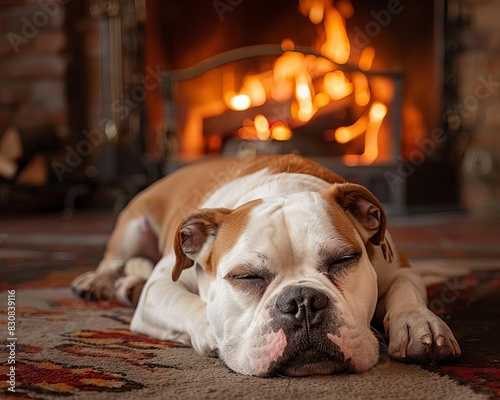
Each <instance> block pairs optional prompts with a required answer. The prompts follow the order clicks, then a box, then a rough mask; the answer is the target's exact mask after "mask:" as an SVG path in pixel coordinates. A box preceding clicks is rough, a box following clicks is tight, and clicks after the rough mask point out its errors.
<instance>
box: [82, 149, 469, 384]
mask: <svg viewBox="0 0 500 400" xmlns="http://www.w3.org/2000/svg"><path fill="white" fill-rule="evenodd" d="M72 287H73V289H74V291H75V292H76V293H78V294H79V295H80V296H81V297H83V298H86V299H97V300H99V299H111V298H117V299H118V300H120V301H121V302H123V303H125V304H132V305H134V306H136V309H135V313H134V316H133V319H132V322H131V327H130V328H131V330H132V331H134V332H138V333H142V334H145V335H149V336H151V337H154V338H157V339H161V340H169V341H176V342H181V343H184V344H188V345H191V346H192V347H193V348H194V349H195V350H196V351H197V352H198V353H200V354H207V355H210V356H218V357H220V359H221V360H222V361H223V362H224V363H225V364H226V365H227V366H228V367H229V368H230V369H232V370H234V371H236V372H239V373H241V374H246V375H256V376H273V375H277V374H280V375H287V376H303V375H313V374H332V373H338V372H355V373H360V372H363V371H366V370H369V369H370V368H372V367H373V366H375V365H376V364H377V361H378V359H379V345H378V341H377V339H376V337H375V336H374V333H373V331H372V329H371V326H370V324H371V322H372V321H373V320H374V321H375V322H377V323H380V324H381V325H382V326H384V328H385V333H386V335H387V336H388V338H389V354H390V356H391V357H393V358H394V359H397V360H405V361H408V362H417V363H428V362H431V361H440V360H445V359H448V358H451V357H457V356H458V355H460V347H459V345H458V343H457V341H456V340H455V338H454V336H453V333H452V332H451V331H450V329H449V328H448V326H447V325H446V324H445V323H444V322H443V321H442V320H441V319H440V318H438V317H437V316H436V315H434V314H433V313H432V312H431V311H429V309H428V308H427V299H426V290H425V287H424V284H423V282H422V280H421V278H420V277H419V275H418V274H417V273H416V272H415V271H413V270H412V269H411V267H410V265H409V263H408V261H407V259H406V258H405V256H404V255H403V254H402V253H401V252H400V251H399V250H398V249H397V247H396V244H395V242H394V241H393V239H392V237H391V235H390V233H389V231H388V230H387V227H386V216H385V214H384V211H383V209H382V206H381V205H380V202H379V201H378V200H377V199H376V198H375V197H374V195H373V194H372V193H371V192H370V191H368V190H367V189H366V188H364V187H362V186H360V185H356V184H352V183H347V182H345V181H344V180H343V179H342V178H341V177H339V176H338V175H336V174H335V173H333V172H331V171H330V170H328V169H326V168H324V167H322V166H321V165H319V164H317V163H315V162H313V161H310V160H307V159H304V158H301V157H299V156H295V155H283V156H258V157H252V158H246V159H212V160H209V161H204V162H199V163H195V164H192V165H190V166H188V167H186V168H183V169H181V170H179V171H176V172H175V173H172V174H171V175H169V176H167V177H165V178H164V179H162V180H160V181H159V182H157V183H155V184H153V185H152V186H150V187H149V188H147V189H146V190H144V191H143V192H142V193H140V194H138V195H137V196H136V197H135V198H134V199H133V200H132V201H131V202H130V204H129V205H128V206H127V207H126V208H125V209H124V210H123V211H122V213H121V214H120V216H119V218H118V221H117V223H116V226H115V228H114V230H113V232H112V234H111V237H110V239H109V242H108V244H107V248H106V252H105V254H104V257H103V259H102V261H101V263H100V264H99V267H98V268H97V270H96V271H95V272H89V273H86V274H84V275H81V276H79V277H77V278H76V279H75V280H74V281H73V283H72Z"/></svg>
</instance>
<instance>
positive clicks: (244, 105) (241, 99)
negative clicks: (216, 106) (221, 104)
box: [229, 94, 252, 111]
mask: <svg viewBox="0 0 500 400" xmlns="http://www.w3.org/2000/svg"><path fill="white" fill-rule="evenodd" d="M251 104H252V100H251V99H250V97H248V96H247V95H246V94H237V95H234V96H232V97H231V99H230V100H229V105H230V107H231V108H232V109H233V110H236V111H243V110H248V109H249V108H250V106H251Z"/></svg>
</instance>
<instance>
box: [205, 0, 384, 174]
mask: <svg viewBox="0 0 500 400" xmlns="http://www.w3.org/2000/svg"><path fill="white" fill-rule="evenodd" d="M299 9H300V11H301V12H302V14H304V15H305V16H307V17H308V18H309V20H310V21H311V22H312V23H313V24H315V25H319V27H318V29H319V30H323V29H324V35H323V36H322V37H323V42H322V43H319V44H318V46H317V47H316V49H317V50H319V51H320V53H321V55H322V56H323V57H318V56H314V55H305V54H303V53H301V52H298V51H295V49H296V46H295V43H294V42H293V41H292V40H290V39H284V40H283V41H282V43H281V48H282V50H283V54H282V55H281V56H280V57H278V58H276V59H275V60H274V64H273V67H272V70H268V71H266V72H263V73H258V74H254V75H247V76H246V77H245V78H244V79H243V81H242V83H241V86H240V88H239V90H238V88H236V85H235V84H234V81H235V80H236V78H235V74H234V70H232V71H233V72H232V74H229V75H228V78H225V79H226V84H225V85H224V87H223V90H224V103H225V105H226V106H227V107H228V108H230V109H232V110H235V111H244V110H248V109H249V108H251V107H260V106H265V105H266V102H267V101H274V102H276V103H280V104H287V107H288V106H289V107H290V109H289V111H290V114H289V115H286V116H285V117H284V118H283V117H282V118H281V119H283V120H281V121H276V115H273V117H271V118H269V116H266V115H263V114H258V115H256V116H255V117H254V118H253V119H245V121H243V124H242V125H243V126H242V127H241V128H240V129H239V130H238V135H239V137H240V138H242V139H245V140H262V141H267V140H270V139H274V140H279V141H286V140H290V139H291V138H292V130H291V128H290V126H292V127H298V126H301V125H304V124H307V123H309V122H310V121H311V120H312V119H313V118H315V115H316V114H317V113H318V115H322V116H323V118H324V116H325V115H328V114H329V113H330V112H331V111H332V110H338V109H339V108H340V107H345V106H349V107H350V109H349V110H350V111H352V113H354V114H355V115H357V116H358V117H357V120H356V122H354V123H353V124H352V125H349V126H341V127H337V128H336V129H335V127H334V128H333V129H327V130H325V131H324V132H323V138H324V140H325V141H336V142H337V143H340V144H346V143H349V142H350V141H352V140H354V139H356V138H357V137H360V136H361V135H363V134H364V151H363V153H362V154H361V155H359V154H355V155H354V154H351V155H349V154H348V155H346V156H345V157H344V161H345V163H346V164H348V165H358V164H360V163H361V164H370V163H372V162H374V161H375V160H376V159H377V157H379V148H378V142H379V132H380V129H381V127H382V123H383V121H384V119H385V116H386V115H387V106H386V104H388V103H389V102H390V101H391V100H392V96H393V94H392V92H391V87H390V85H389V86H388V85H387V81H384V80H383V79H382V80H380V79H379V80H378V81H377V78H374V77H373V76H372V77H370V79H368V77H367V75H366V74H365V72H366V71H369V70H371V68H372V66H373V62H374V59H375V49H374V48H373V47H366V48H364V49H360V52H351V44H350V41H349V37H348V35H347V31H346V19H347V18H350V17H351V16H352V14H353V12H354V11H353V8H352V4H351V2H350V1H349V0H338V1H335V5H334V4H333V0H300V2H299ZM352 53H354V54H355V55H354V57H353V54H352ZM356 54H359V58H356V57H357V56H356ZM353 58H355V60H353ZM347 62H350V65H351V66H353V65H355V64H356V63H357V65H358V67H359V69H358V70H355V71H353V70H352V69H349V70H346V69H343V70H342V68H341V67H339V65H343V64H346V63H347ZM227 81H229V84H227V83H228V82H227ZM374 87H375V88H376V90H374ZM377 88H380V90H379V89H377ZM375 92H376V96H374V95H373V93H375ZM270 107H272V103H271V105H270ZM323 108H324V110H323V112H322V113H319V112H318V111H319V110H321V109H323ZM274 109H276V108H274ZM264 110H266V108H265V107H264V108H262V109H261V110H259V111H260V112H261V113H265V111H264ZM255 114H256V113H254V114H253V115H255ZM288 119H290V120H288ZM270 121H272V122H270ZM218 140H220V137H219V139H218ZM217 143H218V142H215V139H214V146H213V147H215V145H216V144H217ZM383 155H384V153H383V152H382V155H381V156H383Z"/></svg>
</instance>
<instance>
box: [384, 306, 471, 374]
mask: <svg viewBox="0 0 500 400" xmlns="http://www.w3.org/2000/svg"><path fill="white" fill-rule="evenodd" d="M384 326H385V330H386V333H387V334H388V335H389V354H390V355H391V357H393V358H395V359H397V360H401V361H408V362H416V363H423V364H424V363H425V364H427V363H430V362H437V361H443V360H446V359H449V358H453V357H458V356H459V355H460V354H461V351H460V346H459V345H458V343H457V341H456V340H455V337H454V336H453V333H452V332H451V330H450V328H448V325H446V323H444V322H443V320H441V319H440V318H439V317H437V316H436V315H435V314H433V313H432V312H431V311H430V310H428V309H426V308H418V309H410V310H405V311H401V312H396V313H389V314H388V315H387V316H386V318H385V320H384Z"/></svg>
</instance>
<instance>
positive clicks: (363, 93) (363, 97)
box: [352, 72, 371, 107]
mask: <svg viewBox="0 0 500 400" xmlns="http://www.w3.org/2000/svg"><path fill="white" fill-rule="evenodd" d="M352 82H353V84H354V100H355V101H356V104H357V105H359V106H361V107H364V106H366V105H367V104H368V103H369V102H370V97H371V96H370V88H369V87H368V79H367V78H366V75H365V74H363V73H361V72H353V73H352Z"/></svg>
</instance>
